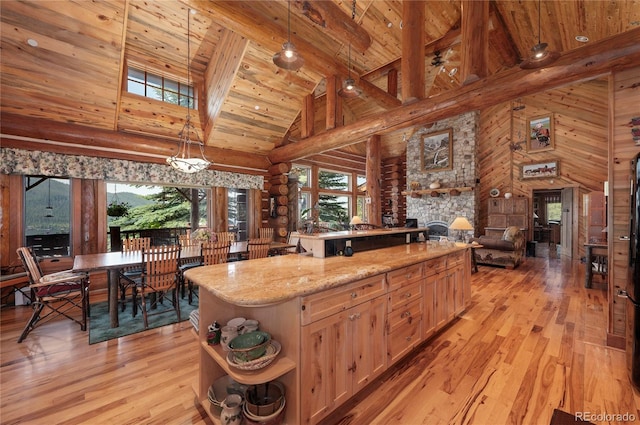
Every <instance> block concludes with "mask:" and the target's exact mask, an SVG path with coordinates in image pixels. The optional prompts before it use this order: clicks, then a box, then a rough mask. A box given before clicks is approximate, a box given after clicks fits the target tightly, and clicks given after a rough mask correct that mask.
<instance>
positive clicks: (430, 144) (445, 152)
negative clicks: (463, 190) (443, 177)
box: [420, 128, 453, 172]
mask: <svg viewBox="0 0 640 425" xmlns="http://www.w3.org/2000/svg"><path fill="white" fill-rule="evenodd" d="M420 162H421V165H422V171H428V172H434V171H447V170H451V169H452V168H453V130H452V129H451V128H448V129H446V130H443V131H439V132H436V133H430V134H426V135H424V137H423V139H422V144H421V145H420Z"/></svg>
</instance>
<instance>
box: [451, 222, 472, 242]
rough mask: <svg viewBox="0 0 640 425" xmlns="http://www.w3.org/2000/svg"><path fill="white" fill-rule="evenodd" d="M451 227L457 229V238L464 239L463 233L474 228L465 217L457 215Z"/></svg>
mask: <svg viewBox="0 0 640 425" xmlns="http://www.w3.org/2000/svg"><path fill="white" fill-rule="evenodd" d="M449 229H451V230H457V231H458V237H457V238H456V240H460V241H464V239H463V237H462V234H463V233H464V232H466V231H469V230H473V226H472V225H471V223H469V220H467V219H466V218H465V217H456V219H455V220H453V223H451V224H450V225H449Z"/></svg>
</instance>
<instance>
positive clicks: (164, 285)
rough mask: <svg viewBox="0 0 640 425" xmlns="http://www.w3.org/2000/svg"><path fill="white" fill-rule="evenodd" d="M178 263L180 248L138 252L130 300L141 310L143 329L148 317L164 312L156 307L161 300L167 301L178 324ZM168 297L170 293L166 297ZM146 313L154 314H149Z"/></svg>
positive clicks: (173, 247)
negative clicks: (138, 266) (139, 270)
mask: <svg viewBox="0 0 640 425" xmlns="http://www.w3.org/2000/svg"><path fill="white" fill-rule="evenodd" d="M179 260H180V245H163V246H152V247H150V248H148V249H143V250H142V274H141V276H140V279H139V280H136V285H135V286H134V287H133V288H134V291H133V299H134V302H135V303H136V305H138V306H139V307H140V308H141V309H142V317H143V321H144V327H145V329H147V328H148V327H149V316H151V315H156V314H161V313H164V312H166V311H168V310H167V309H158V306H159V304H160V303H161V302H162V301H163V300H165V299H169V301H170V302H171V305H172V307H173V310H175V312H176V314H177V316H178V321H180V300H179V296H178V262H179ZM169 294H171V297H170V298H169V297H168V295H169ZM138 295H140V297H138ZM150 295H154V296H150ZM147 297H148V298H149V299H148V300H147ZM147 301H148V302H149V304H148V305H147ZM150 310H155V311H154V312H153V313H150V312H149V311H150Z"/></svg>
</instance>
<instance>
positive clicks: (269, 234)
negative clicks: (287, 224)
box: [258, 227, 273, 241]
mask: <svg viewBox="0 0 640 425" xmlns="http://www.w3.org/2000/svg"><path fill="white" fill-rule="evenodd" d="M258 234H259V235H260V239H266V240H268V241H272V240H273V227H261V228H260V229H258Z"/></svg>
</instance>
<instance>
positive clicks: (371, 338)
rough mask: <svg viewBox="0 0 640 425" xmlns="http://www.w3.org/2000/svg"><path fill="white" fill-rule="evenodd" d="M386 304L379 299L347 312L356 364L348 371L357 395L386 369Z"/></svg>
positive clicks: (381, 298) (383, 299) (384, 300)
mask: <svg viewBox="0 0 640 425" xmlns="http://www.w3.org/2000/svg"><path fill="white" fill-rule="evenodd" d="M386 304H387V303H386V299H385V297H379V298H376V299H373V300H371V301H369V302H366V303H364V304H361V305H359V306H357V307H354V308H352V309H351V310H349V312H348V313H349V315H348V319H349V321H350V322H351V323H350V331H351V335H350V337H349V340H350V341H351V344H353V361H352V363H351V365H350V366H349V368H348V370H349V371H350V372H351V375H352V376H353V392H354V393H355V392H357V391H359V390H360V389H361V388H363V387H364V386H365V385H367V384H368V383H369V382H371V381H372V380H373V379H374V378H376V377H377V376H378V375H380V374H381V373H382V372H383V371H384V370H385V369H386V366H387V363H386V359H387V344H386V341H387V339H386V335H385V316H386V313H387V309H386ZM347 375H348V374H347Z"/></svg>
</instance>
